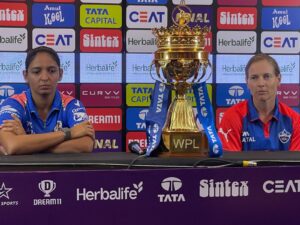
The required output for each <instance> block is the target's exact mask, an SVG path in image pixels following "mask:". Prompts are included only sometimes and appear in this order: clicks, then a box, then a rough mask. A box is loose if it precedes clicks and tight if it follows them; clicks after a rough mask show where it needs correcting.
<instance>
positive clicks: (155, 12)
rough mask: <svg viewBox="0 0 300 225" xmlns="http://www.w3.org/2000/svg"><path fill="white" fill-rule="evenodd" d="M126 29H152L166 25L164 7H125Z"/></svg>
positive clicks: (166, 19)
mask: <svg viewBox="0 0 300 225" xmlns="http://www.w3.org/2000/svg"><path fill="white" fill-rule="evenodd" d="M126 24H127V27H128V28H154V27H161V26H163V27H166V26H167V25H168V13H167V7H166V6H127V9H126Z"/></svg>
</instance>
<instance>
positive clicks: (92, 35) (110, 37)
mask: <svg viewBox="0 0 300 225" xmlns="http://www.w3.org/2000/svg"><path fill="white" fill-rule="evenodd" d="M80 50H81V51H83V52H121V51H122V32H121V30H116V29H83V30H81V31H80Z"/></svg>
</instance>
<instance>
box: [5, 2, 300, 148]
mask: <svg viewBox="0 0 300 225" xmlns="http://www.w3.org/2000/svg"><path fill="white" fill-rule="evenodd" d="M179 3H180V0H123V1H122V0H80V1H79V0H78V1H77V0H76V1H75V0H30V1H29V0H5V1H4V0H0V82H1V83H0V103H1V102H2V101H3V100H4V99H5V98H6V97H8V96H11V95H12V94H15V93H20V92H22V91H23V90H24V89H26V88H27V87H26V84H25V83H24V80H23V77H22V70H23V69H24V60H25V57H26V51H27V50H29V49H32V48H34V47H37V46H44V45H45V46H49V47H52V48H54V49H55V50H57V51H58V52H59V55H60V57H61V59H62V65H61V66H62V68H63V69H64V78H63V80H62V83H61V84H60V85H59V89H60V90H61V91H63V92H64V93H65V94H68V95H72V96H74V97H76V98H78V99H80V100H81V101H82V102H83V103H84V105H85V106H86V107H87V110H88V113H89V120H90V121H91V122H92V123H93V124H94V127H95V129H96V132H97V133H96V137H97V141H96V143H95V151H106V152H107V151H111V152H116V151H125V150H126V149H127V146H128V143H129V142H130V141H133V140H136V141H138V142H140V144H141V146H142V147H146V146H147V142H146V135H145V116H146V114H147V112H148V111H147V107H148V106H149V105H150V94H151V91H152V90H153V83H154V81H153V80H152V79H151V77H150V72H153V73H155V71H154V70H153V68H151V66H150V64H151V61H152V59H153V54H152V53H153V52H154V51H155V50H156V44H155V39H154V36H153V35H152V31H151V29H152V28H154V27H161V26H170V25H172V18H171V17H172V9H173V8H174V7H175V6H176V5H178V4H179ZM186 3H187V4H188V5H190V7H191V9H192V13H193V14H192V21H191V24H190V25H191V26H195V25H200V26H211V28H212V29H211V30H212V32H211V33H210V34H209V35H208V36H207V37H206V49H207V51H209V52H211V61H212V77H211V78H210V79H209V80H208V83H209V84H208V88H209V94H210V98H211V100H212V102H213V106H214V109H215V113H216V122H217V124H216V125H217V126H218V124H219V122H220V120H221V119H222V115H223V113H224V111H226V109H227V108H228V107H230V106H232V105H234V104H236V103H238V102H240V101H243V100H245V99H246V98H248V97H249V95H250V94H249V91H248V90H247V87H246V85H245V78H244V69H245V65H246V63H247V61H248V59H249V58H250V57H251V56H252V55H253V54H255V53H259V52H264V53H268V54H271V55H272V56H274V57H275V58H276V59H277V60H278V62H279V65H280V68H281V72H282V76H283V79H282V83H283V84H282V85H281V87H280V89H279V91H278V96H279V98H280V100H282V101H283V102H285V103H287V104H288V105H290V106H291V107H293V108H294V109H295V110H297V111H299V104H300V103H299V52H300V43H299V38H300V32H299V30H300V21H299V19H298V15H299V13H300V0H201V1H200V0H186ZM188 96H189V98H190V99H191V100H193V99H194V96H193V94H192V93H189V94H188ZM193 104H194V106H195V103H193Z"/></svg>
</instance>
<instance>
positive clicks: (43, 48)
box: [25, 46, 60, 71]
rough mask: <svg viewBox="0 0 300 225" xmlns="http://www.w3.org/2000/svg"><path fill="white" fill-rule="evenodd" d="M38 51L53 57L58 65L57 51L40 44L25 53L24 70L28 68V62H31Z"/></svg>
mask: <svg viewBox="0 0 300 225" xmlns="http://www.w3.org/2000/svg"><path fill="white" fill-rule="evenodd" d="M40 52H46V53H48V54H49V55H50V56H51V57H52V58H53V60H54V61H55V62H56V63H57V65H58V66H59V67H60V59H59V56H58V54H57V52H56V51H55V50H54V49H52V48H49V47H46V46H40V47H37V48H34V49H32V50H30V51H29V52H28V53H27V56H26V60H25V69H26V71H27V70H28V67H29V65H30V63H31V62H32V60H34V58H35V56H36V55H37V54H38V53H40Z"/></svg>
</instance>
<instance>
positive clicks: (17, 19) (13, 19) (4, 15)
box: [0, 3, 27, 27]
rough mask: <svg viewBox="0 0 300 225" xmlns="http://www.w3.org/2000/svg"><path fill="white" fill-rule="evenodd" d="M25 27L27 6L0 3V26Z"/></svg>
mask: <svg viewBox="0 0 300 225" xmlns="http://www.w3.org/2000/svg"><path fill="white" fill-rule="evenodd" d="M26 25H27V6H26V4H24V3H0V26H19V27H24V26H26Z"/></svg>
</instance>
